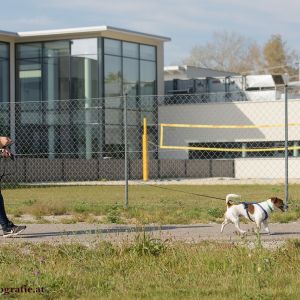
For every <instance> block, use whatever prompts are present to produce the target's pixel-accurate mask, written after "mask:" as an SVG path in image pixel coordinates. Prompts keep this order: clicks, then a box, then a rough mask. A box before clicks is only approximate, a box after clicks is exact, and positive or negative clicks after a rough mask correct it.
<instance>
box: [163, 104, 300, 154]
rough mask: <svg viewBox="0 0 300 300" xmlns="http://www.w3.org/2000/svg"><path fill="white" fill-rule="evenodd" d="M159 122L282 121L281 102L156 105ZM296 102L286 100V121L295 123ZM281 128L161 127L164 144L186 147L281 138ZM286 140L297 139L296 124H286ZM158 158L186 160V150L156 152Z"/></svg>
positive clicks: (299, 133) (299, 107)
mask: <svg viewBox="0 0 300 300" xmlns="http://www.w3.org/2000/svg"><path fill="white" fill-rule="evenodd" d="M158 119H159V123H168V124H170V123H175V124H209V125H214V124H216V125H258V124H284V101H282V100H277V101H259V102H255V101H245V102H233V103H209V104H184V105H165V106H160V107H159V111H158ZM299 120H300V101H299V99H298V100H289V123H299ZM283 140H284V128H283V127H276V128H274V127H273V128H254V129H241V128H239V129H203V128H201V129H199V128H196V129H191V128H170V127H169V128H165V129H164V141H163V144H164V145H169V146H187V145H188V144H189V143H192V142H249V141H283ZM289 140H291V141H299V140H300V130H299V126H292V127H289ZM159 158H161V159H188V151H187V150H163V149H161V150H160V151H159Z"/></svg>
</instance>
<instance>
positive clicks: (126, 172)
mask: <svg viewBox="0 0 300 300" xmlns="http://www.w3.org/2000/svg"><path fill="white" fill-rule="evenodd" d="M127 100H128V95H127V94H125V97H123V101H124V103H123V106H124V145H125V149H124V152H125V153H124V154H125V157H124V158H125V160H124V162H125V166H124V167H125V208H128V144H127Z"/></svg>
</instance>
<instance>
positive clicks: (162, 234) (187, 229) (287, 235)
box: [0, 222, 300, 248]
mask: <svg viewBox="0 0 300 300" xmlns="http://www.w3.org/2000/svg"><path fill="white" fill-rule="evenodd" d="M241 227H242V228H244V229H245V228H246V229H247V230H248V234H247V235H246V236H245V237H241V236H239V235H237V234H236V232H235V228H234V226H233V225H232V224H230V225H228V226H227V227H226V228H225V229H224V232H223V234H221V233H220V224H191V225H163V226H157V225H147V226H145V227H144V228H143V227H139V226H132V225H116V224H111V225H93V224H87V223H77V224H29V225H28V227H27V229H26V230H25V231H24V232H23V233H22V234H20V235H19V236H17V237H14V238H2V237H0V245H3V244H7V243H19V242H30V243H41V242H46V243H51V244H59V243H72V242H80V243H83V244H85V245H88V246H92V245H94V244H95V243H97V242H99V241H109V242H112V243H122V242H130V241H132V240H134V238H135V236H136V235H137V234H138V233H139V232H143V229H144V230H145V231H146V232H148V233H149V234H151V235H152V236H153V237H154V238H161V239H163V240H165V239H169V240H173V241H183V242H187V243H194V242H200V241H203V240H214V241H224V242H231V243H235V242H237V243H241V242H242V243H247V244H248V245H249V246H251V245H255V241H256V235H255V234H254V233H253V232H252V230H253V224H249V225H248V224H242V225H241ZM269 227H270V230H271V232H272V234H271V235H267V234H265V233H263V234H262V235H261V241H262V244H263V246H265V247H268V248H274V247H278V246H280V245H282V244H283V243H284V242H285V241H286V240H288V239H298V238H300V223H298V222H293V223H287V224H278V223H273V224H270V226H269Z"/></svg>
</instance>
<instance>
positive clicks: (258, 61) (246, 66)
mask: <svg viewBox="0 0 300 300" xmlns="http://www.w3.org/2000/svg"><path fill="white" fill-rule="evenodd" d="M296 62H298V58H297V55H296V52H295V51H293V50H290V49H289V48H288V47H287V46H286V42H284V41H283V40H282V38H281V36H280V35H279V34H275V35H272V36H271V38H270V39H269V40H268V41H267V42H266V44H265V45H264V46H263V47H261V46H259V45H258V44H257V43H256V42H253V41H251V40H250V39H247V38H245V37H244V36H241V35H239V34H238V33H234V32H231V33H228V32H227V31H221V32H215V33H214V35H213V39H212V41H211V42H209V43H206V44H205V45H197V46H194V47H193V48H192V50H191V52H190V55H189V56H188V57H187V58H186V59H184V60H183V63H184V64H187V65H192V66H197V67H203V68H211V69H216V70H221V71H229V72H237V73H241V74H244V75H247V74H284V73H288V74H289V75H290V77H291V78H293V77H296V75H297V73H298V71H297V69H296V65H295V63H296ZM297 78H298V77H297Z"/></svg>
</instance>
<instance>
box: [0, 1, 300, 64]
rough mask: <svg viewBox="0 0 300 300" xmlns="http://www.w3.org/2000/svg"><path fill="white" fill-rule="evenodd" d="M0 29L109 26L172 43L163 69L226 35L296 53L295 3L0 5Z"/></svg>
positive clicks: (298, 17) (298, 19)
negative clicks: (282, 45)
mask: <svg viewBox="0 0 300 300" xmlns="http://www.w3.org/2000/svg"><path fill="white" fill-rule="evenodd" d="M0 3H1V6H0V7H1V9H0V20H1V21H0V30H5V31H13V32H20V31H35V30H47V29H63V28H72V27H88V26H102V25H107V26H113V27H119V28H122V29H129V30H134V31H140V32H144V33H148V34H154V35H161V36H166V37H169V38H171V39H172V40H171V41H170V42H167V43H166V45H165V65H175V64H180V63H182V60H183V59H184V58H186V57H187V56H188V55H189V53H190V51H191V49H192V48H193V46H196V45H204V44H206V43H207V42H209V41H211V39H212V37H213V33H214V32H220V31H228V32H235V33H238V34H240V35H243V36H245V37H246V38H249V39H251V40H253V41H256V42H257V43H258V44H261V45H263V44H264V43H265V42H266V41H267V40H268V39H269V38H270V37H271V35H272V34H281V36H282V38H283V40H284V41H285V42H286V44H287V46H288V48H290V49H294V50H295V51H296V52H297V53H300V33H299V29H300V13H299V12H300V1H298V0H285V1H279V0H252V1H249V0H248V1H247V0H244V1H243V0H105V1H103V0H9V1H7V0H0Z"/></svg>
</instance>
